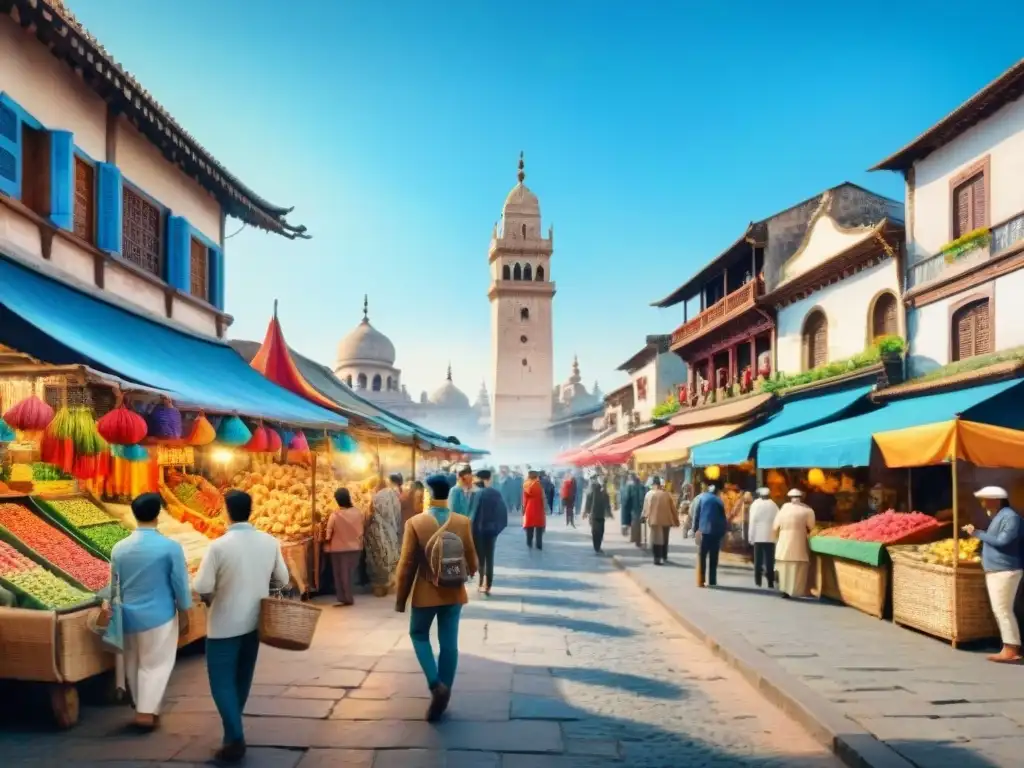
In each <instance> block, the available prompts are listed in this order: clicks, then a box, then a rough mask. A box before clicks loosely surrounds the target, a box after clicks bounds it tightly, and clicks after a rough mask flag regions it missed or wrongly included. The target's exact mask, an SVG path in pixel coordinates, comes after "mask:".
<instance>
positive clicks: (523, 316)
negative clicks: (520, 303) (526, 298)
mask: <svg viewBox="0 0 1024 768" xmlns="http://www.w3.org/2000/svg"><path fill="white" fill-rule="evenodd" d="M519 319H520V320H529V319H530V310H529V309H527V308H526V307H523V308H522V309H520V310H519Z"/></svg>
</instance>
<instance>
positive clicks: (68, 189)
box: [50, 131, 75, 231]
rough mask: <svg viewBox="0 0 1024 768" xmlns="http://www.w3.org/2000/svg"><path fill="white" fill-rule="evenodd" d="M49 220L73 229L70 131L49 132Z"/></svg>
mask: <svg viewBox="0 0 1024 768" xmlns="http://www.w3.org/2000/svg"><path fill="white" fill-rule="evenodd" d="M50 220H51V221H53V223H54V224H56V225H57V226H58V227H60V228H61V229H67V230H69V231H70V230H73V229H74V228H75V143H74V137H73V136H72V135H71V132H70V131H50Z"/></svg>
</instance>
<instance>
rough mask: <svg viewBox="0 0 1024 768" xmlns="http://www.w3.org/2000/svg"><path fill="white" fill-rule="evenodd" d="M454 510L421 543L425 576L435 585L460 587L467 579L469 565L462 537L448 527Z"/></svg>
mask: <svg viewBox="0 0 1024 768" xmlns="http://www.w3.org/2000/svg"><path fill="white" fill-rule="evenodd" d="M454 514H455V513H454V512H449V513H448V519H447V520H445V521H444V525H441V526H439V527H438V529H437V530H436V531H434V533H433V534H431V536H430V538H429V539H427V543H426V544H424V545H423V557H424V560H425V561H426V563H425V566H426V567H425V570H426V578H427V581H429V582H430V583H431V584H433V585H434V586H435V587H445V588H449V589H450V588H454V587H461V586H463V585H464V584H465V583H466V582H467V581H469V566H468V565H467V564H466V550H465V548H464V547H463V546H462V538H461V537H460V536H459V535H458V534H457V533H454V532H452V531H451V530H449V529H448V524H449V523H450V522H451V521H452V516H453V515H454Z"/></svg>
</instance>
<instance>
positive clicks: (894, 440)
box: [874, 419, 1024, 469]
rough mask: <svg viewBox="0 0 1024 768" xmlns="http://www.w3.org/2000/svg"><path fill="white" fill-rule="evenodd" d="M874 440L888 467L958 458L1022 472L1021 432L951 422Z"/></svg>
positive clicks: (1023, 434) (899, 431) (1023, 447)
mask: <svg viewBox="0 0 1024 768" xmlns="http://www.w3.org/2000/svg"><path fill="white" fill-rule="evenodd" d="M874 438H875V443H876V444H877V445H878V449H879V450H880V451H881V452H882V457H883V458H884V459H885V463H886V466H889V467H924V466H930V465H933V464H945V463H948V462H950V461H953V459H960V460H962V461H967V462H970V463H971V464H974V465H975V466H976V467H997V468H1007V469H1024V432H1021V431H1019V430H1016V429H1007V428H1006V427H995V426H992V425H991V424H981V423H979V422H976V421H963V420H960V419H951V420H949V421H940V422H936V423H935V424H924V425H922V426H919V427H908V428H906V429H895V430H892V431H890V432H876V433H875V435H874Z"/></svg>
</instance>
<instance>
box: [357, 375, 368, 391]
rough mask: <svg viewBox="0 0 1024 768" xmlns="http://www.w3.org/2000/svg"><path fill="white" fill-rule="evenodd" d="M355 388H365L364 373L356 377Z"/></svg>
mask: <svg viewBox="0 0 1024 768" xmlns="http://www.w3.org/2000/svg"><path fill="white" fill-rule="evenodd" d="M356 388H357V389H366V374H365V373H360V374H359V376H358V377H356Z"/></svg>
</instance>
